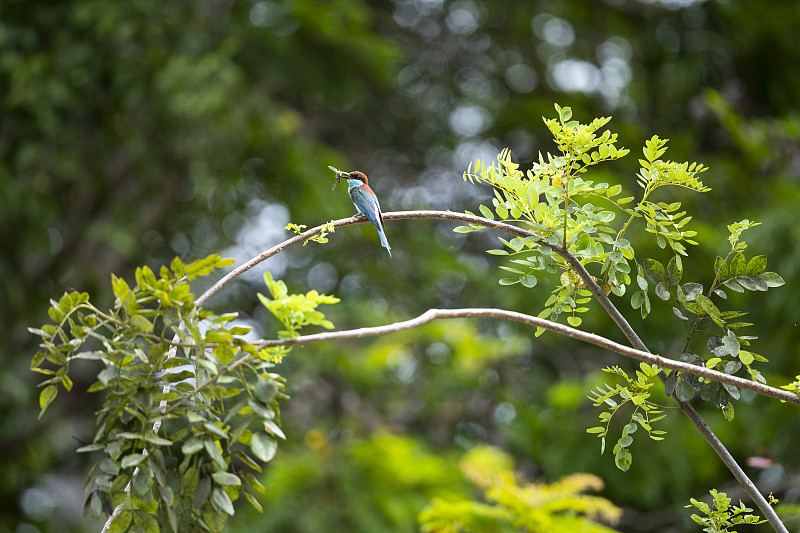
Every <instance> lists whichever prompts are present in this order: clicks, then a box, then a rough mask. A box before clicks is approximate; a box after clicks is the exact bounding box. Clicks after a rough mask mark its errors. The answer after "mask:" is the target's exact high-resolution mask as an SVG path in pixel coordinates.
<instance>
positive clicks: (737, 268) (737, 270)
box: [730, 253, 747, 276]
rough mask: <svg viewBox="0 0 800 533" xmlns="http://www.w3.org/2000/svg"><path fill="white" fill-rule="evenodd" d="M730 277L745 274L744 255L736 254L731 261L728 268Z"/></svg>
mask: <svg viewBox="0 0 800 533" xmlns="http://www.w3.org/2000/svg"><path fill="white" fill-rule="evenodd" d="M730 272H731V276H743V275H745V274H746V273H747V264H746V262H745V259H744V254H742V253H737V254H736V255H734V256H733V259H731V266H730Z"/></svg>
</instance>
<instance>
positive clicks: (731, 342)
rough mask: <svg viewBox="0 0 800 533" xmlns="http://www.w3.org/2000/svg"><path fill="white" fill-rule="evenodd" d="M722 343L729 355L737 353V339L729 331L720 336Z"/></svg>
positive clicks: (733, 355)
mask: <svg viewBox="0 0 800 533" xmlns="http://www.w3.org/2000/svg"><path fill="white" fill-rule="evenodd" d="M722 345H723V346H724V347H725V351H727V352H728V354H729V355H730V356H731V357H736V356H737V355H739V339H737V338H736V335H734V334H733V333H731V332H730V331H729V332H728V334H727V335H725V336H724V337H722Z"/></svg>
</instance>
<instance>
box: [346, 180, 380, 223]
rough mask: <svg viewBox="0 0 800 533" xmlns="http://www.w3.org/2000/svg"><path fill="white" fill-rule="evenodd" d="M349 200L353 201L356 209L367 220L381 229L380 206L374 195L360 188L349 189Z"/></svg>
mask: <svg viewBox="0 0 800 533" xmlns="http://www.w3.org/2000/svg"><path fill="white" fill-rule="evenodd" d="M350 199H351V200H353V204H355V206H356V208H357V209H358V210H359V211H361V213H363V214H364V216H365V217H367V220H369V221H370V222H372V224H373V225H374V226H375V227H376V228H378V229H382V228H383V216H382V215H381V208H380V204H378V199H377V198H376V197H375V195H374V194H369V193H368V192H367V191H365V190H364V189H362V188H361V187H354V188H352V189H350Z"/></svg>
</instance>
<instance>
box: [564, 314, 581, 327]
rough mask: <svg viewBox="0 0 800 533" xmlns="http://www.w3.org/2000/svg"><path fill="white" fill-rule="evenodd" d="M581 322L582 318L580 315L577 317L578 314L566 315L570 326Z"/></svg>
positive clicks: (578, 324) (575, 325) (576, 325)
mask: <svg viewBox="0 0 800 533" xmlns="http://www.w3.org/2000/svg"><path fill="white" fill-rule="evenodd" d="M582 322H583V319H582V318H581V317H579V316H573V315H571V316H568V317H567V323H568V324H569V325H570V326H572V327H573V328H577V327H578V326H580V325H581V323H582Z"/></svg>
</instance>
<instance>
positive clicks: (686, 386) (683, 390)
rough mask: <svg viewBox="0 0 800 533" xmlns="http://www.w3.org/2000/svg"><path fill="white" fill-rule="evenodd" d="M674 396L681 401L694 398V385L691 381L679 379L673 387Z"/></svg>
mask: <svg viewBox="0 0 800 533" xmlns="http://www.w3.org/2000/svg"><path fill="white" fill-rule="evenodd" d="M675 396H676V397H677V398H678V400H680V401H682V402H689V401H691V400H692V398H694V387H692V385H691V383H688V382H686V381H681V382H680V383H678V385H677V387H675Z"/></svg>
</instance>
